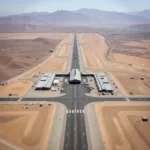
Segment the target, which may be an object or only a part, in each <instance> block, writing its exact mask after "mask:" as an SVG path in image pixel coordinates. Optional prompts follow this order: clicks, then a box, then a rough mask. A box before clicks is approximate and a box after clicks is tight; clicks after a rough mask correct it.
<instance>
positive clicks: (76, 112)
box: [67, 109, 84, 114]
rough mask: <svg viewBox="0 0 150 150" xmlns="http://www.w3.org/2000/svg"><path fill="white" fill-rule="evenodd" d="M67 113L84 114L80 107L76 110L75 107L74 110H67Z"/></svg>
mask: <svg viewBox="0 0 150 150" xmlns="http://www.w3.org/2000/svg"><path fill="white" fill-rule="evenodd" d="M67 113H68V114H81V113H83V114H84V110H81V109H77V110H76V109H75V110H74V109H70V110H68V111H67Z"/></svg>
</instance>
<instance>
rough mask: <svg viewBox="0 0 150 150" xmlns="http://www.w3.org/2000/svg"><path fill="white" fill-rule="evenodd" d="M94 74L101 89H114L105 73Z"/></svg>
mask: <svg viewBox="0 0 150 150" xmlns="http://www.w3.org/2000/svg"><path fill="white" fill-rule="evenodd" d="M103 75H104V76H103ZM94 76H95V80H96V83H97V86H98V89H99V91H113V88H112V86H111V84H110V83H109V80H108V78H107V77H106V76H105V74H95V75H94Z"/></svg>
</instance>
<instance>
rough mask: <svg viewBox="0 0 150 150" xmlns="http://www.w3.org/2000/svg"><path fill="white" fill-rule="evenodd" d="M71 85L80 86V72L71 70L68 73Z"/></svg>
mask: <svg viewBox="0 0 150 150" xmlns="http://www.w3.org/2000/svg"><path fill="white" fill-rule="evenodd" d="M69 83H71V84H80V83H81V72H80V71H79V69H72V70H71V72H70V80H69Z"/></svg>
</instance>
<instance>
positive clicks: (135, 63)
mask: <svg viewBox="0 0 150 150" xmlns="http://www.w3.org/2000/svg"><path fill="white" fill-rule="evenodd" d="M78 39H79V41H80V51H81V55H82V60H83V66H84V70H85V71H86V72H107V73H109V74H111V75H112V77H113V78H114V80H115V83H116V84H117V85H118V87H119V88H120V89H121V91H122V93H124V95H134V96H135V95H138V96H140V95H142V96H143V95H147V96H148V95H150V82H149V81H150V74H149V72H150V59H148V58H149V56H150V54H149V52H150V51H149V48H150V47H149V46H150V45H149V44H148V41H149V40H139V41H138V40H137V41H131V42H129V41H127V38H126V39H124V38H123V39H121V40H120V38H118V39H115V38H114V39H113V38H112V37H110V39H109V38H108V37H107V38H104V37H103V36H101V35H99V34H95V33H88V34H78ZM128 40H129V39H128ZM127 44H128V46H127ZM142 44H143V45H142ZM138 46H139V47H138ZM129 49H131V50H130V51H129ZM146 55H147V56H146ZM131 77H135V79H134V80H131ZM141 77H144V78H145V80H144V81H141V79H140V78H141Z"/></svg>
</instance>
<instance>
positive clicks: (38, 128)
mask: <svg viewBox="0 0 150 150" xmlns="http://www.w3.org/2000/svg"><path fill="white" fill-rule="evenodd" d="M23 106H24V104H0V136H1V138H0V148H1V149H3V150H10V149H13V148H15V149H16V150H20V149H26V150H46V148H47V144H48V140H49V136H50V133H51V127H52V122H53V117H54V114H55V109H56V106H55V104H51V105H48V103H45V104H44V106H43V107H39V104H35V103H34V105H30V106H28V109H26V108H23Z"/></svg>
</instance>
